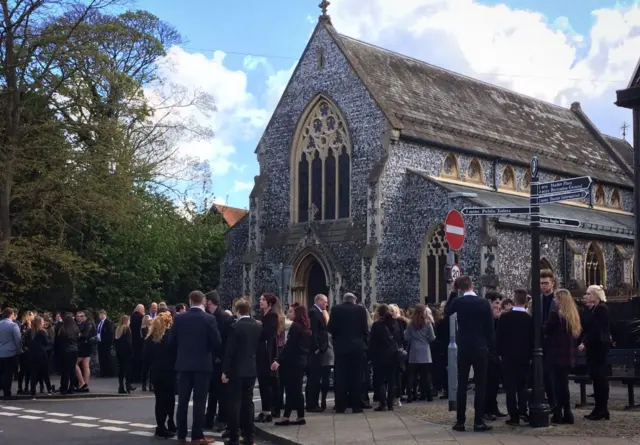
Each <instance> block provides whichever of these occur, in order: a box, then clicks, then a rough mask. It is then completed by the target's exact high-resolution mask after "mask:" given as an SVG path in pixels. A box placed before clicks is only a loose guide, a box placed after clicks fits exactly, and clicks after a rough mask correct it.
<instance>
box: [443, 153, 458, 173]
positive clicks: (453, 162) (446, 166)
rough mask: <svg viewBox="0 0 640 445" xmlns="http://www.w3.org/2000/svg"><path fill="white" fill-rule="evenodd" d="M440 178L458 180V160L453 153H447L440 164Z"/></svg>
mask: <svg viewBox="0 0 640 445" xmlns="http://www.w3.org/2000/svg"><path fill="white" fill-rule="evenodd" d="M440 176H444V177H445V178H453V179H460V171H459V170H458V159H456V156H455V155H454V154H453V153H449V154H448V155H447V157H446V158H444V162H443V163H442V172H441V173H440Z"/></svg>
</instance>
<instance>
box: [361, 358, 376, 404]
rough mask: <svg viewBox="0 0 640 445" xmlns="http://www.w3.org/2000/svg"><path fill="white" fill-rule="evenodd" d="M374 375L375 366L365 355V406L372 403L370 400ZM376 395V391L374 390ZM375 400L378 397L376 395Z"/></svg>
mask: <svg viewBox="0 0 640 445" xmlns="http://www.w3.org/2000/svg"><path fill="white" fill-rule="evenodd" d="M372 374H373V366H372V365H371V362H370V361H369V360H368V358H367V355H366V354H363V356H362V403H363V404H364V405H367V406H368V405H369V404H370V403H371V401H370V400H369V388H370V387H372V383H373V382H372V381H371V378H372ZM374 394H375V389H374ZM374 397H375V398H377V397H378V396H377V395H375V396H374Z"/></svg>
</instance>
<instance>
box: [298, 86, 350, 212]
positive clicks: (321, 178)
mask: <svg viewBox="0 0 640 445" xmlns="http://www.w3.org/2000/svg"><path fill="white" fill-rule="evenodd" d="M291 171H292V183H291V215H292V220H293V221H294V222H307V221H309V220H314V221H321V220H333V219H336V218H348V217H349V215H350V209H351V202H350V201H351V178H350V177H351V140H350V138H349V132H348V130H347V124H346V122H345V120H344V117H343V116H342V114H341V113H340V110H339V109H338V107H336V106H335V105H334V104H333V103H332V102H331V101H329V100H328V99H327V98H325V97H324V96H318V97H317V98H316V99H315V100H314V101H313V102H312V103H311V104H310V105H309V106H308V107H307V111H306V112H305V114H304V115H303V118H302V119H301V120H300V123H299V124H298V130H297V131H296V139H295V141H294V145H293V149H292V158H291Z"/></svg>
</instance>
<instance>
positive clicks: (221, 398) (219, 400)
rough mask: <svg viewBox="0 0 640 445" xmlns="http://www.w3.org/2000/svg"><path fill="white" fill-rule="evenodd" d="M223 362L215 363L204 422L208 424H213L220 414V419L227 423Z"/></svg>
mask: <svg viewBox="0 0 640 445" xmlns="http://www.w3.org/2000/svg"><path fill="white" fill-rule="evenodd" d="M221 379H222V363H214V364H213V375H212V376H211V383H210V384H209V399H208V400H207V412H206V413H205V415H204V423H205V425H207V426H211V425H213V422H214V421H215V418H216V413H217V414H218V419H219V420H220V422H222V423H226V422H227V421H226V418H225V411H226V409H225V408H226V403H227V402H226V399H227V397H226V394H225V391H226V385H223V384H222V381H221Z"/></svg>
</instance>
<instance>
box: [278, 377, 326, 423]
mask: <svg viewBox="0 0 640 445" xmlns="http://www.w3.org/2000/svg"><path fill="white" fill-rule="evenodd" d="M303 375H304V368H303V367H297V366H295V365H294V366H290V367H287V368H284V369H283V370H282V380H283V383H284V391H285V396H286V399H285V405H284V413H283V417H285V418H289V417H290V416H291V412H292V411H293V410H296V414H297V416H298V419H302V418H304V396H303V395H302V377H303ZM317 405H318V402H317V398H316V404H315V406H317Z"/></svg>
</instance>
